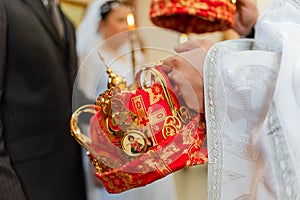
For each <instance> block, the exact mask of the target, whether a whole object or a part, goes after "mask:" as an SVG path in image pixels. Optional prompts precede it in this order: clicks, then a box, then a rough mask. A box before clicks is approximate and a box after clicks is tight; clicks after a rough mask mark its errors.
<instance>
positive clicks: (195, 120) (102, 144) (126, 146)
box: [89, 68, 207, 193]
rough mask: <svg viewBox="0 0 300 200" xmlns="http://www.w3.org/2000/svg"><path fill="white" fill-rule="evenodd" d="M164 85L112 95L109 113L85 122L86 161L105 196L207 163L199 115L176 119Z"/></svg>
mask: <svg viewBox="0 0 300 200" xmlns="http://www.w3.org/2000/svg"><path fill="white" fill-rule="evenodd" d="M157 69H158V68H157ZM160 73H161V74H163V72H162V71H160ZM163 77H164V78H166V76H165V75H164V74H163ZM169 84H170V83H168V82H167V83H166V84H161V83H159V82H156V83H153V84H152V85H151V86H149V87H144V88H140V87H139V88H138V89H137V90H135V91H117V92H116V91H112V92H111V94H110V95H111V98H110V100H111V102H110V104H109V105H110V108H107V105H105V106H106V107H105V108H102V109H104V110H105V111H107V110H109V111H110V112H108V113H110V114H109V115H106V114H104V112H103V111H101V110H100V111H99V112H98V113H97V114H96V115H94V116H93V117H92V118H91V120H90V139H91V142H90V144H89V146H90V148H91V149H93V153H92V154H90V158H91V159H96V160H97V167H96V168H97V169H98V172H97V173H96V176H97V177H98V178H99V179H101V180H102V182H103V184H104V186H105V187H106V190H107V191H108V192H109V193H120V192H123V191H126V190H129V189H132V188H136V187H141V186H145V185H147V184H150V183H152V182H153V181H156V180H158V179H161V178H163V177H165V176H167V175H168V174H170V173H172V172H175V171H178V170H180V169H182V168H184V167H188V166H194V165H200V164H203V163H206V162H207V151H206V148H205V147H203V146H204V145H203V144H204V142H205V138H206V135H205V131H204V130H203V127H202V126H200V122H201V116H200V114H195V115H194V116H193V117H192V118H190V119H189V120H187V121H185V120H184V119H183V117H184V116H183V115H182V114H179V115H178V113H177V112H179V111H180V108H181V105H180V102H179V101H178V98H177V97H176V95H175V94H174V93H173V92H172V90H171V89H170V88H165V87H164V85H169ZM169 86H170V85H169ZM170 103H171V104H170ZM170 105H171V106H170ZM94 164H95V163H94Z"/></svg>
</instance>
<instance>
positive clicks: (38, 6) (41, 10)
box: [24, 0, 65, 48]
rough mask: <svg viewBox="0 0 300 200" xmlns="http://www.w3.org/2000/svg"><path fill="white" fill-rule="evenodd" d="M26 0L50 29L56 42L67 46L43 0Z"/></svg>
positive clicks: (49, 31) (62, 46) (47, 28)
mask: <svg viewBox="0 0 300 200" xmlns="http://www.w3.org/2000/svg"><path fill="white" fill-rule="evenodd" d="M24 2H25V3H26V4H27V5H28V6H29V8H31V9H32V11H33V13H34V14H35V15H36V16H37V18H38V19H39V21H40V22H41V24H42V25H43V26H44V27H45V29H46V30H47V31H48V33H49V34H50V36H51V37H52V38H53V40H54V41H55V43H57V45H58V46H59V47H60V48H65V46H64V42H63V41H62V40H61V39H60V37H59V35H58V33H57V31H56V30H55V26H54V24H53V22H52V20H51V17H50V16H49V14H48V12H47V11H46V8H45V7H44V5H43V3H42V1H41V0H24Z"/></svg>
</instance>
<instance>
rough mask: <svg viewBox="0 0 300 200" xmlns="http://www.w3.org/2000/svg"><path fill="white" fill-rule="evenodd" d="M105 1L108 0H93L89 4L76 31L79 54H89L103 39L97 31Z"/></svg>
mask: <svg viewBox="0 0 300 200" xmlns="http://www.w3.org/2000/svg"><path fill="white" fill-rule="evenodd" d="M105 2H106V0H93V1H92V2H91V3H90V5H89V6H88V8H87V10H86V13H85V16H84V18H83V19H82V21H81V23H80V25H79V27H78V29H77V33H76V37H77V46H76V49H77V52H78V54H83V53H85V54H87V53H88V52H89V51H90V50H91V49H92V48H94V47H95V44H97V43H99V41H102V38H101V35H100V34H98V32H97V31H98V24H99V20H100V19H101V16H100V6H101V5H102V4H104V3H105Z"/></svg>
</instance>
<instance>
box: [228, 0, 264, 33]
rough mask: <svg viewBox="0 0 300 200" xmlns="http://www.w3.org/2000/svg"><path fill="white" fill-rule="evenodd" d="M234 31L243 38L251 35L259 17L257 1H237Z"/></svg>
mask: <svg viewBox="0 0 300 200" xmlns="http://www.w3.org/2000/svg"><path fill="white" fill-rule="evenodd" d="M236 6H237V12H236V15H235V24H234V30H235V31H236V32H237V33H238V34H239V35H240V36H242V37H245V36H247V35H249V34H250V33H251V30H252V28H253V27H254V25H255V24H256V21H257V18H258V16H259V11H258V7H257V3H256V0H237V2H236Z"/></svg>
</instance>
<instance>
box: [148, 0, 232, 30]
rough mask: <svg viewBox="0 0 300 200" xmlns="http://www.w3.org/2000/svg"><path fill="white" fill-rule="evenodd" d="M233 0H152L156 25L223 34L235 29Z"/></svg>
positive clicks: (151, 15)
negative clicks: (220, 32) (225, 31)
mask: <svg viewBox="0 0 300 200" xmlns="http://www.w3.org/2000/svg"><path fill="white" fill-rule="evenodd" d="M234 2H235V1H233V0H152V1H151V9H150V14H149V15H150V19H151V21H152V22H153V24H155V25H157V26H159V27H162V28H168V29H172V30H176V31H179V32H181V33H205V32H214V31H223V30H226V29H229V28H231V27H233V25H234V15H235V12H236V5H235V3H234Z"/></svg>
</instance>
